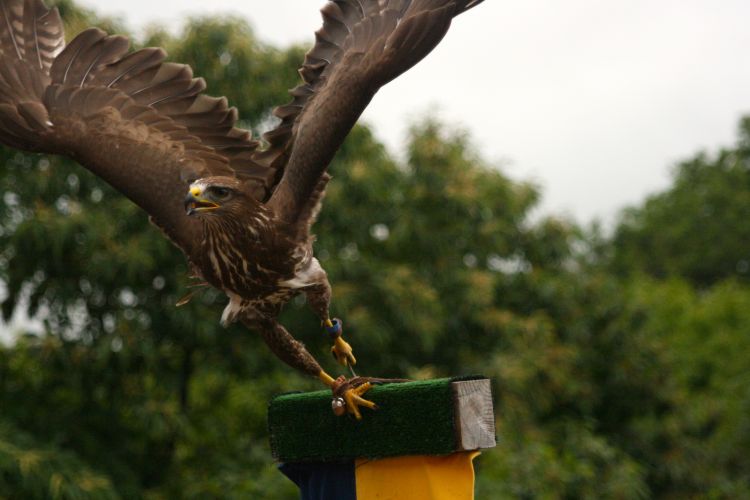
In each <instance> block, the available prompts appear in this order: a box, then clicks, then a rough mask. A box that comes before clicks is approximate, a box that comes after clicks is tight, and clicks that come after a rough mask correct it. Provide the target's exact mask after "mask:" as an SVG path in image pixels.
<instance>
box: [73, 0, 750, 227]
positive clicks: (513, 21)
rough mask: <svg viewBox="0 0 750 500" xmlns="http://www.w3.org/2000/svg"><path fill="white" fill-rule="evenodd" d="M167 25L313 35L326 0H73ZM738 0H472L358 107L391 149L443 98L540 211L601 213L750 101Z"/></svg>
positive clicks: (732, 122)
mask: <svg viewBox="0 0 750 500" xmlns="http://www.w3.org/2000/svg"><path fill="white" fill-rule="evenodd" d="M78 1H79V3H81V4H83V5H85V6H87V7H90V8H93V9H95V10H96V11H97V12H99V13H101V14H106V15H115V16H118V17H121V18H122V19H124V20H125V21H126V23H127V24H128V25H129V26H130V27H131V28H134V29H135V30H136V32H138V30H141V29H142V28H143V27H144V26H146V25H148V24H150V23H158V24H162V25H165V26H167V27H169V28H170V29H172V30H174V31H177V30H179V28H180V27H181V26H182V23H183V21H184V19H185V18H186V17H187V16H189V15H204V14H221V13H232V14H234V15H238V16H242V17H244V18H246V19H248V20H249V21H250V22H251V24H252V25H253V26H254V28H255V30H256V32H257V33H259V35H260V36H261V38H262V39H264V40H266V41H268V42H271V43H274V44H279V45H286V44H289V43H293V42H303V43H307V44H311V43H312V40H313V38H312V33H313V32H314V31H315V30H316V29H317V28H318V27H319V26H320V17H319V14H318V10H319V8H320V7H321V6H322V5H323V0H314V1H313V0H210V1H206V0H179V1H178V0H160V1H154V0H129V1H128V2H114V1H112V0H78ZM748 22H750V2H748V1H747V0H722V1H720V2H718V1H709V0H610V1H606V2H603V1H597V0H567V1H565V2H562V1H560V0H485V3H484V4H482V5H480V6H479V7H477V8H476V9H474V10H472V11H470V12H468V13H467V14H465V15H462V16H460V17H459V18H457V19H456V20H455V22H454V24H453V26H452V27H451V30H450V32H449V33H448V35H447V37H446V39H445V40H444V41H443V42H442V43H441V44H440V46H438V48H437V49H436V50H435V51H434V52H433V53H432V54H430V55H429V56H428V57H427V58H426V59H425V60H424V61H422V62H421V63H420V64H419V65H418V66H417V67H416V68H414V69H412V70H410V71H409V72H408V73H407V74H405V75H403V76H401V77H400V78H398V79H397V80H396V81H394V82H393V83H391V84H389V85H388V86H386V87H385V88H384V89H383V90H381V92H380V93H379V94H378V96H376V98H375V99H374V101H373V102H372V104H371V105H370V107H369V108H368V110H367V111H366V112H365V114H364V119H365V120H366V121H368V122H369V123H370V124H372V125H374V127H375V131H376V133H377V134H378V136H379V137H380V138H381V140H383V141H385V143H386V144H387V145H388V146H389V147H390V148H391V150H392V151H393V152H397V153H398V152H402V151H403V137H404V135H405V132H406V129H407V127H408V125H409V123H410V122H411V120H413V119H414V118H415V117H419V116H421V115H422V114H424V113H425V112H427V111H430V110H434V109H437V110H440V115H439V116H442V117H443V118H444V119H445V120H446V121H448V122H449V123H451V124H453V123H458V124H461V125H463V126H464V127H466V128H468V129H469V130H470V132H471V135H472V137H473V138H474V140H475V143H476V145H477V146H478V147H479V150H480V151H481V152H482V154H483V155H484V156H485V157H486V158H487V159H489V160H490V161H492V162H494V163H497V164H499V165H501V166H502V168H503V171H504V172H506V173H507V174H509V175H511V177H513V178H515V179H524V180H532V181H534V182H536V183H538V184H539V185H540V186H541V187H542V190H543V193H544V198H543V203H542V212H544V213H554V214H565V215H569V216H573V217H575V218H576V219H577V220H578V221H579V222H588V221H590V220H592V219H593V218H600V219H603V220H604V221H605V222H611V221H612V220H614V216H615V214H616V213H617V211H618V210H619V209H620V208H622V207H623V206H625V205H628V204H634V203H638V202H639V201H641V200H642V199H643V198H644V196H645V195H646V194H648V193H650V192H653V191H655V190H658V189H660V188H663V187H665V186H666V185H667V183H668V179H669V172H670V169H671V167H672V166H673V165H674V163H675V162H676V161H677V160H680V159H683V158H686V157H688V156H690V155H692V154H694V153H695V152H697V151H698V150H701V149H708V150H710V151H712V150H715V149H716V148H718V147H719V146H722V145H727V146H728V145H731V144H733V142H734V138H735V130H736V125H737V120H738V118H739V117H740V116H741V115H742V114H743V113H750V56H748V53H747V52H748V47H750V29H748Z"/></svg>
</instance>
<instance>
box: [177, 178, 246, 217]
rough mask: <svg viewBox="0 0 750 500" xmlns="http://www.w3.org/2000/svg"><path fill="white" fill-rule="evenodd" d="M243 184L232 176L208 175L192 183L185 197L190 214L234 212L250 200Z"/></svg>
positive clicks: (186, 208)
mask: <svg viewBox="0 0 750 500" xmlns="http://www.w3.org/2000/svg"><path fill="white" fill-rule="evenodd" d="M248 198H249V197H248V196H247V194H246V193H245V190H244V189H243V185H242V183H241V182H240V181H238V180H237V179H234V178H232V177H206V178H204V179H198V180H197V181H194V182H192V183H191V184H190V187H189V189H188V193H187V196H186V197H185V211H186V212H187V214H188V215H201V216H203V215H218V214H222V213H227V212H232V211H234V209H238V208H240V207H241V206H243V205H245V204H246V203H247V202H248Z"/></svg>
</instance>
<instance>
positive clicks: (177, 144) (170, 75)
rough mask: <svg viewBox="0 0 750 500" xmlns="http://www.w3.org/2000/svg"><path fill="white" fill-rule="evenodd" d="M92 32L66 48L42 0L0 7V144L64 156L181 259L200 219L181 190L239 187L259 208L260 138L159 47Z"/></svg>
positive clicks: (267, 180)
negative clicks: (123, 199) (116, 194)
mask: <svg viewBox="0 0 750 500" xmlns="http://www.w3.org/2000/svg"><path fill="white" fill-rule="evenodd" d="M127 52H128V41H127V39H126V38H124V37H121V36H108V35H107V34H106V33H105V32H103V31H101V30H99V29H96V28H92V29H88V30H85V31H83V32H82V33H80V34H79V35H78V36H77V37H76V38H74V39H73V40H72V41H71V42H70V44H69V45H68V46H67V47H65V42H64V33H63V27H62V23H61V21H60V16H59V14H58V12H57V10H56V9H51V10H50V9H47V8H46V7H45V6H44V4H43V2H42V0H0V142H3V143H5V144H7V145H10V146H13V147H17V148H20V149H25V150H29V151H38V152H47V153H58V154H65V155H68V156H71V157H73V158H74V159H76V160H77V161H78V162H79V163H81V164H82V165H84V166H85V167H86V168H88V169H90V170H92V171H93V172H94V173H96V174H97V175H99V176H100V177H102V178H103V179H105V180H106V181H107V182H109V183H110V184H112V185H113V186H114V187H115V188H116V189H118V190H119V191H121V192H122V193H124V194H125V195H126V196H128V197H129V198H130V199H132V200H133V201H134V202H135V203H136V204H138V205H139V206H140V207H142V208H143V209H144V210H146V212H148V213H149V214H150V215H151V217H152V219H153V220H154V222H155V223H156V224H157V225H159V226H160V227H161V228H162V229H164V231H165V232H166V233H167V235H168V236H169V237H170V238H171V239H172V240H173V241H174V242H175V243H177V244H178V245H179V246H180V247H181V248H182V249H183V250H185V251H186V253H188V254H191V252H192V251H193V249H194V245H195V243H196V241H197V238H196V234H197V233H196V230H197V228H196V226H195V224H196V221H194V220H193V219H191V218H188V217H187V216H186V215H185V213H184V209H183V207H182V200H183V198H184V195H185V192H186V188H187V186H186V182H187V181H189V180H192V179H195V178H199V177H204V176H208V175H227V176H236V177H238V178H240V179H242V180H245V182H246V185H247V186H248V187H249V188H250V189H251V190H253V192H254V194H255V195H256V196H257V197H258V198H259V199H267V198H268V196H269V195H270V188H271V186H272V184H273V181H274V180H275V178H276V172H275V170H273V169H271V168H268V167H266V166H263V165H260V164H258V163H257V162H256V161H255V159H254V158H253V152H254V151H255V149H256V147H257V144H258V143H257V141H255V140H253V138H252V136H251V134H250V133H249V132H247V131H245V130H241V129H239V128H236V127H235V123H236V121H237V112H236V109H235V108H230V107H229V106H228V103H227V101H226V99H224V98H212V97H208V96H204V95H202V94H201V93H200V92H201V91H203V90H204V89H205V82H204V81H203V80H202V79H199V78H194V77H193V72H192V70H191V69H190V68H189V67H188V66H185V65H181V64H176V63H167V62H165V61H164V59H165V57H166V54H165V52H164V51H163V50H161V49H155V48H147V49H142V50H139V51H136V52H133V53H127Z"/></svg>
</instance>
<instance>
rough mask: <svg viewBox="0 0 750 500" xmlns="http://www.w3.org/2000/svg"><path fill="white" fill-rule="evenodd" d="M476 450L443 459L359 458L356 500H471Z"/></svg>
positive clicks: (355, 472)
mask: <svg viewBox="0 0 750 500" xmlns="http://www.w3.org/2000/svg"><path fill="white" fill-rule="evenodd" d="M477 455H479V452H478V451H465V452H460V453H454V454H452V455H446V456H439V457H435V456H406V457H395V458H383V459H381V460H368V459H358V460H357V461H356V462H355V464H354V465H355V469H354V476H355V478H356V484H357V500H473V498H474V465H473V464H472V460H473V459H474V457H476V456H477Z"/></svg>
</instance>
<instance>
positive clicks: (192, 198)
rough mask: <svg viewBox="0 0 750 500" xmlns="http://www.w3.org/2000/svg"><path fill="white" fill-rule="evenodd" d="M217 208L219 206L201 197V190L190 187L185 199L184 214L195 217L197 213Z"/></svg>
mask: <svg viewBox="0 0 750 500" xmlns="http://www.w3.org/2000/svg"><path fill="white" fill-rule="evenodd" d="M217 208H219V205H217V204H216V203H214V202H213V201H209V200H207V199H205V198H203V197H201V189H200V188H199V187H197V186H195V187H191V188H190V191H189V192H188V195H187V196H186V197H185V212H186V213H187V214H188V215H195V214H196V213H198V212H207V211H209V210H215V209H217Z"/></svg>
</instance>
